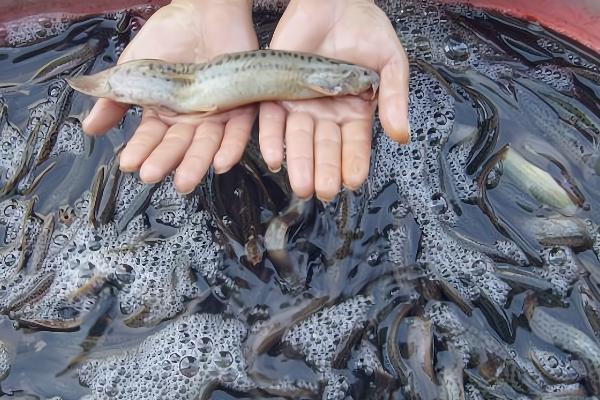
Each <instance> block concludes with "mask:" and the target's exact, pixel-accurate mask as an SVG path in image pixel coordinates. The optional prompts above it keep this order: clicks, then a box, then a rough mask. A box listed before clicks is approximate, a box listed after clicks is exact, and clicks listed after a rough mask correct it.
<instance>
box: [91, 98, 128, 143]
mask: <svg viewBox="0 0 600 400" xmlns="http://www.w3.org/2000/svg"><path fill="white" fill-rule="evenodd" d="M127 109H129V106H128V105H126V104H121V103H117V102H114V101H112V100H108V99H98V101H97V102H96V104H95V105H94V107H92V109H91V110H90V114H89V115H88V116H87V117H86V118H85V119H84V120H83V122H82V124H81V125H82V128H83V131H84V132H85V133H87V134H88V135H93V136H96V135H103V134H104V133H106V131H108V130H109V129H110V128H112V127H113V126H115V125H116V124H118V123H119V121H121V119H122V118H123V116H124V115H125V113H126V112H127Z"/></svg>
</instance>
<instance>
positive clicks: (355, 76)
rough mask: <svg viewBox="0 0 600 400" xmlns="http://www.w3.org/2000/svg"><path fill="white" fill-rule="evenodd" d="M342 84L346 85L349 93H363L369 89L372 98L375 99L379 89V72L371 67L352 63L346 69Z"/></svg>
mask: <svg viewBox="0 0 600 400" xmlns="http://www.w3.org/2000/svg"><path fill="white" fill-rule="evenodd" d="M341 85H342V86H345V89H346V91H347V92H348V93H354V94H361V93H365V92H368V91H369V92H371V99H374V98H375V94H376V93H377V90H378V89H379V74H378V73H377V71H375V70H373V69H371V68H366V67H361V66H358V65H352V66H350V67H349V68H348V69H347V70H346V71H345V74H344V77H343V79H342V80H341Z"/></svg>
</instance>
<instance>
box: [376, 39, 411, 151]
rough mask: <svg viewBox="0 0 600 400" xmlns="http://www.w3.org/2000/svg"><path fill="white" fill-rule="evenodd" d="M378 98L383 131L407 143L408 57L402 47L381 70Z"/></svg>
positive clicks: (396, 139)
mask: <svg viewBox="0 0 600 400" xmlns="http://www.w3.org/2000/svg"><path fill="white" fill-rule="evenodd" d="M378 100H379V118H380V119H381V124H382V126H383V129H384V130H385V132H386V133H387V134H388V135H389V136H390V137H391V138H392V139H393V140H395V141H397V142H400V143H408V141H409V139H410V127H409V124H408V59H407V58H406V54H405V53H404V51H403V50H402V49H399V53H398V54H397V55H396V56H394V57H392V59H390V61H389V62H388V63H387V64H386V65H385V66H384V67H383V69H382V70H381V85H380V87H379V99H378Z"/></svg>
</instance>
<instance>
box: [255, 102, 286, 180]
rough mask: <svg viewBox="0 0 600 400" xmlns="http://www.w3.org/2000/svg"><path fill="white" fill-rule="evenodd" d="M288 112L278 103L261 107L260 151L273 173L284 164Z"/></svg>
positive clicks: (259, 123)
mask: <svg viewBox="0 0 600 400" xmlns="http://www.w3.org/2000/svg"><path fill="white" fill-rule="evenodd" d="M285 124H286V111H285V110H284V109H283V108H282V107H281V106H280V105H279V104H276V103H271V102H264V103H261V105H260V113H259V117H258V125H259V137H258V140H259V144H260V151H261V153H262V155H263V159H264V160H265V163H266V164H267V166H268V167H269V169H270V170H271V171H279V169H280V168H281V164H282V163H283V132H284V129H285Z"/></svg>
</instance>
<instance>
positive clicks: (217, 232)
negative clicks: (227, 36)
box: [0, 2, 600, 399]
mask: <svg viewBox="0 0 600 400" xmlns="http://www.w3.org/2000/svg"><path fill="white" fill-rule="evenodd" d="M392 3H393V2H390V3H386V4H382V7H383V8H384V9H385V11H386V12H387V13H388V15H389V16H390V19H391V20H392V22H393V23H394V25H395V27H396V29H397V31H398V33H399V35H400V37H401V39H402V41H403V44H404V45H405V47H406V48H407V51H408V53H409V55H410V58H411V63H412V64H411V66H412V68H411V93H410V103H411V126H412V129H413V132H412V133H413V141H412V143H411V144H410V145H408V146H398V145H397V144H395V143H392V142H391V141H389V140H388V139H387V138H386V137H385V136H384V135H383V133H382V131H381V128H380V127H379V125H378V124H376V129H375V132H374V134H375V140H374V145H373V163H372V171H371V174H370V177H369V180H368V182H367V183H366V184H365V185H364V186H363V187H362V188H361V189H360V190H358V191H356V192H348V191H344V192H343V193H341V194H340V196H338V198H337V199H336V200H335V201H333V202H331V203H329V204H322V203H319V202H317V201H315V200H311V201H309V202H307V203H306V204H304V205H303V207H301V211H300V215H299V216H298V218H295V219H293V218H292V219H291V221H292V223H291V226H290V228H289V230H288V232H287V234H288V237H287V239H288V241H287V248H286V249H285V251H280V252H278V253H274V252H273V253H267V252H265V251H264V246H265V243H263V242H264V240H263V236H265V235H266V231H267V227H268V226H269V223H270V222H271V221H272V220H273V218H274V217H276V216H277V215H280V214H281V213H284V214H285V212H284V211H285V210H286V208H287V207H288V204H289V203H290V201H293V200H292V198H291V196H290V194H289V188H288V183H287V182H286V180H285V174H284V173H281V174H272V173H270V172H268V170H267V169H266V168H265V167H264V165H263V164H262V162H261V160H260V156H258V155H257V154H258V153H257V151H256V148H255V144H253V146H254V147H253V148H251V149H249V151H248V152H247V155H246V158H245V159H244V162H243V164H242V165H240V166H238V167H236V168H235V169H234V170H232V171H231V172H230V173H228V174H226V175H223V176H212V175H211V176H209V177H208V179H207V180H206V182H204V183H203V184H202V186H201V187H199V188H198V190H197V192H196V193H194V194H192V195H190V196H186V197H182V196H178V195H177V194H176V193H174V190H173V187H172V183H171V182H170V180H167V181H166V182H165V183H162V184H159V185H156V186H145V185H142V184H141V183H139V181H138V180H137V178H136V177H135V176H130V175H118V174H116V173H115V171H116V169H115V168H112V167H111V166H113V165H114V154H115V151H116V149H117V148H118V147H119V146H120V145H121V143H123V141H124V140H126V139H127V138H128V137H129V136H130V135H131V134H132V132H133V129H134V128H135V126H136V125H137V123H138V121H139V116H140V112H139V110H138V109H133V110H132V111H130V113H129V114H128V115H127V117H126V118H125V120H124V121H123V123H122V124H120V125H119V127H117V128H115V129H113V130H112V131H111V132H110V133H109V135H107V136H106V137H103V138H100V139H94V140H92V139H90V138H85V137H84V136H83V134H82V132H81V129H80V126H79V124H78V121H79V120H80V119H81V118H82V117H83V116H84V115H85V114H86V112H87V111H88V110H89V108H90V107H91V105H92V102H93V100H92V99H90V98H88V97H87V96H83V95H80V94H76V93H75V94H73V93H71V92H70V90H69V89H68V87H66V86H65V85H64V81H62V80H61V79H60V77H57V76H54V75H52V74H50V76H48V78H49V79H48V81H46V82H33V83H28V84H25V85H22V86H19V87H18V88H17V89H19V90H7V89H2V90H3V94H2V102H3V104H6V110H7V113H6V116H7V118H6V119H1V120H0V124H1V125H0V129H2V135H3V136H2V146H3V147H2V162H3V164H2V165H1V168H3V170H2V177H1V178H2V181H1V182H2V184H3V185H4V186H3V187H4V189H3V193H4V192H5V194H4V195H3V198H2V200H3V202H2V203H1V204H0V207H1V208H2V212H3V216H2V215H0V225H1V226H2V234H3V236H4V243H5V245H4V246H3V248H2V251H3V253H2V257H3V260H4V262H5V264H6V267H2V268H4V269H3V270H2V273H3V282H2V287H1V288H0V308H1V309H2V310H3V314H5V316H3V318H2V320H1V322H0V323H1V324H2V326H1V329H0V340H2V341H3V342H4V343H5V344H6V349H7V351H8V353H7V361H8V362H9V363H10V372H9V374H8V376H7V377H6V378H5V379H4V380H3V381H2V383H1V389H2V392H3V393H4V395H3V397H6V398H10V397H15V398H52V397H54V396H60V398H63V399H75V398H80V397H82V396H86V395H88V396H90V397H89V398H93V399H105V398H123V399H129V398H131V399H133V398H136V399H138V398H149V399H153V398H181V399H193V398H198V397H199V398H203V397H202V396H205V397H210V396H211V393H212V398H215V399H229V398H263V397H269V396H271V397H284V398H319V397H321V396H322V397H323V398H328V399H338V398H339V399H343V398H348V397H351V398H355V399H364V398H373V399H375V398H377V399H384V398H398V399H403V398H407V399H412V398H422V399H438V398H440V399H443V398H469V399H480V398H494V399H498V398H500V399H512V398H580V397H577V396H581V398H584V397H585V396H587V395H597V394H599V392H598V386H600V378H598V376H599V375H598V374H600V361H599V362H596V360H600V347H598V346H599V345H598V344H597V337H600V331H598V327H600V322H599V321H600V303H599V301H600V299H599V298H598V294H599V293H600V288H599V287H598V285H597V282H598V276H599V275H598V271H599V270H598V268H599V266H600V263H599V261H598V253H599V252H600V242H599V241H600V235H599V234H598V231H597V227H596V224H599V223H600V213H599V212H598V207H600V198H599V197H598V196H599V194H598V191H599V188H600V186H599V184H600V177H599V174H600V150H599V149H598V139H599V136H598V135H599V134H600V72H599V69H598V67H599V66H600V63H599V62H598V58H597V57H598V56H597V55H595V54H592V53H590V52H589V51H587V50H586V49H582V48H579V47H578V46H577V44H575V43H571V42H569V41H566V40H565V39H563V38H561V37H559V36H557V35H556V34H554V33H553V32H550V31H547V30H546V29H544V28H542V27H540V26H538V25H536V24H532V23H527V22H523V21H518V20H514V19H512V18H508V17H504V16H500V15H496V14H490V13H486V12H480V11H477V10H472V9H469V8H464V7H456V6H436V5H435V4H433V3H424V2H415V3H414V4H413V3H411V2H403V5H402V6H400V5H395V4H392ZM277 18H278V14H276V13H269V12H266V11H265V12H258V13H257V14H256V15H255V20H256V22H257V27H258V30H259V37H260V39H261V42H262V43H263V44H264V43H266V42H267V40H268V38H269V36H270V34H271V31H272V29H274V26H275V23H276V21H277ZM61 27H62V28H61V29H63V31H62V33H59V34H58V35H55V36H52V33H54V32H55V31H50V30H49V31H48V33H47V34H46V33H43V34H40V33H39V32H37V33H36V34H35V35H34V36H32V37H31V43H30V42H27V37H26V36H25V37H24V39H23V40H24V41H23V42H21V43H19V47H15V48H4V49H0V82H7V83H15V82H16V83H18V82H21V83H22V82H27V81H28V79H30V78H31V77H32V76H33V75H34V74H35V72H36V71H37V70H38V69H39V68H40V67H42V66H43V65H45V64H46V63H48V62H50V61H51V60H54V59H57V58H60V57H62V56H65V55H67V54H73V52H74V51H76V49H77V48H78V47H77V46H82V45H88V46H91V47H90V48H91V53H85V52H78V53H76V54H77V57H75V59H76V60H78V61H75V62H72V61H70V62H71V63H72V64H69V65H68V66H67V67H64V68H63V70H61V73H62V74H74V73H90V72H94V71H99V70H102V69H105V68H107V67H108V66H110V65H112V64H113V63H114V62H115V60H116V59H117V58H118V54H119V52H120V51H122V48H123V46H124V45H125V44H126V43H127V42H128V41H129V40H130V39H131V37H132V36H133V35H134V34H135V32H136V30H137V29H138V28H139V20H138V19H136V18H135V17H133V16H132V15H131V14H130V13H127V12H124V13H118V14H116V15H107V16H94V17H90V18H87V19H83V20H81V21H77V22H74V23H72V24H69V23H63V24H62V25H61ZM52 29H54V30H56V29H57V28H56V27H55V26H52ZM23 31H24V32H26V30H25V29H24V30H23ZM45 37H47V39H41V38H45ZM86 54H88V55H86ZM89 54H92V55H91V56H90V55H89ZM43 101H46V102H47V104H46V103H45V104H46V105H44V104H41V103H40V102H43ZM40 104H41V105H40ZM15 132H17V133H15ZM18 132H20V134H19V133H18ZM19 135H20V136H19ZM6 143H8V144H6ZM42 144H44V145H42ZM507 145H509V147H510V149H511V150H509V151H517V152H518V153H519V154H521V155H522V157H524V158H525V159H526V160H527V162H528V163H529V164H528V165H524V164H520V165H517V166H515V165H514V164H510V162H508V161H507V159H502V157H503V154H504V153H503V151H506V150H505V146H507ZM20 149H28V150H29V152H22V151H20ZM503 149H504V150H503ZM59 150H60V151H59ZM499 159H500V162H497V161H498V160H499ZM103 165H106V166H107V169H106V171H105V173H104V175H101V176H100V178H96V177H98V175H97V174H96V173H97V170H98V168H99V167H100V166H103ZM531 165H535V167H531ZM47 168H49V170H48V172H47V173H44V171H46V169H47ZM511 168H512V169H511ZM15 170H18V171H20V172H18V173H16V175H15V173H13V172H14V171H15ZM540 170H545V171H547V174H546V175H544V174H541V175H540V172H539V171H540ZM7 171H8V172H7ZM528 171H529V172H528ZM531 171H534V172H531ZM535 171H537V172H535ZM536 173H537V175H536ZM548 174H549V175H548ZM11 176H17V178H18V179H16V182H17V183H15V182H12V181H11V180H10V179H9V178H10V177H11ZM36 177H37V178H36ZM95 179H96V182H100V184H99V187H100V190H98V192H99V195H98V196H97V198H98V199H99V200H98V201H97V202H96V203H95V204H96V206H95V207H94V198H95V197H94V196H93V195H92V197H91V199H90V191H91V192H95V191H94V185H93V182H94V180H95ZM548 179H549V180H548ZM13 181H14V180H13ZM11 182H12V183H11ZM34 182H35V183H37V184H33V183H34ZM548 182H549V183H548ZM548 185H550V189H548V190H547V191H544V188H546V189H547V188H548ZM540 186H541V188H540ZM548 191H549V192H550V195H548ZM557 193H558V194H557ZM561 194H563V195H565V194H566V197H567V199H568V201H567V205H566V206H565V207H561V204H562V203H560V202H559V203H556V202H555V201H554V200H555V197H553V196H559V197H560V195H561ZM563 197H564V196H563ZM33 198H36V202H35V204H34V206H33V207H34V208H33V210H34V213H33V214H31V215H28V216H27V217H19V213H17V212H15V210H21V209H22V208H25V206H24V205H23V204H25V202H26V201H27V200H28V199H33ZM90 208H91V211H90ZM50 216H54V217H53V218H54V221H55V222H54V226H53V227H52V229H51V233H50V234H49V237H50V240H49V241H48V243H46V241H44V231H43V229H42V227H43V226H44V223H45V222H46V221H48V219H49V218H50ZM288 217H289V215H288ZM24 221H25V222H24ZM540 221H541V222H540ZM541 223H543V225H540V224H541ZM23 227H25V228H23ZM14 232H24V233H23V236H24V237H25V239H24V240H23V242H22V243H21V242H19V243H21V244H20V245H17V242H18V241H19V238H20V237H21V236H19V234H15V233H14ZM279 236H281V233H280V234H279ZM268 244H269V243H267V245H268ZM15 248H16V250H15ZM40 255H41V256H40ZM40 258H41V261H40ZM15 259H18V260H21V261H22V263H23V265H22V268H15V267H14V265H15ZM534 299H535V300H536V301H537V303H539V307H536V308H535V310H543V312H547V313H548V314H550V315H552V316H553V317H555V318H557V319H558V320H559V321H560V323H564V324H566V325H568V326H571V327H574V328H576V329H578V330H579V331H580V333H581V332H582V334H583V335H587V341H586V339H581V337H580V336H577V335H572V336H569V338H568V340H567V342H568V343H570V344H568V345H565V344H564V343H562V342H561V340H560V339H561V337H562V336H560V334H561V333H564V332H567V331H568V329H567V328H565V326H566V325H565V326H563V325H560V324H555V325H554V327H555V330H556V332H557V333H558V334H559V337H558V338H555V339H547V338H546V339H545V338H544V337H543V334H542V333H541V332H536V331H535V329H534V332H532V330H531V329H530V322H528V320H529V319H530V318H532V317H531V315H529V316H528V315H526V314H527V313H526V312H525V311H527V310H531V304H532V302H533V300H534ZM536 312H537V311H536ZM537 315H538V316H539V315H544V316H547V314H537ZM573 343H574V345H573ZM582 348H584V349H585V351H581V349H582ZM542 350H545V351H549V352H551V354H550V353H548V354H550V355H551V356H552V357H554V358H552V357H550V358H551V360H550V361H548V358H546V361H545V364H542V369H544V370H545V371H544V373H542V371H541V369H540V368H538V367H536V365H535V364H534V363H532V361H531V354H532V352H535V351H537V352H540V351H542ZM539 354H541V353H539ZM5 358H6V357H5ZM90 359H99V360H101V361H92V362H90V361H89V360H90ZM558 359H561V360H565V361H564V362H565V363H566V364H567V365H568V367H570V368H571V367H572V368H574V370H576V372H572V371H571V370H569V371H571V375H569V377H567V378H564V376H563V375H566V373H564V371H563V372H562V373H563V375H560V371H559V368H558V367H556V364H557V361H556V360H558ZM571 364H572V365H571ZM0 366H2V362H0ZM79 368H81V369H79ZM566 369H567V368H566V367H565V370H566ZM549 371H550V372H553V373H554V375H553V376H551V373H550V372H549ZM557 371H558V372H557ZM586 374H587V375H586ZM559 375H560V376H559ZM584 375H586V376H585V377H584ZM462 387H464V390H465V394H462V391H461V390H459V389H458V388H462ZM213 390H214V392H212V391H213ZM553 396H566V397H553ZM569 396H570V397H569Z"/></svg>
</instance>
